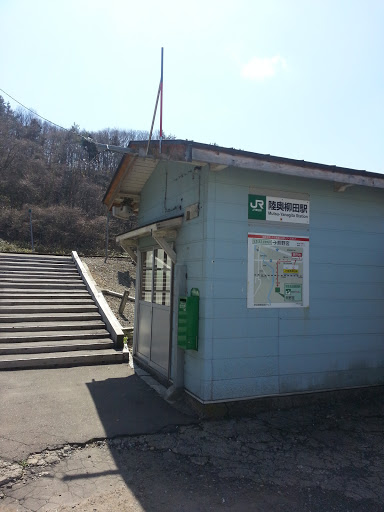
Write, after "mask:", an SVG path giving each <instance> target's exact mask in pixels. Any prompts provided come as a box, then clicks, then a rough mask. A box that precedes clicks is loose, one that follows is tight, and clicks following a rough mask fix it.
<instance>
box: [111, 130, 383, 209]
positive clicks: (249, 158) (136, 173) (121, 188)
mask: <svg viewBox="0 0 384 512" xmlns="http://www.w3.org/2000/svg"><path fill="white" fill-rule="evenodd" d="M147 144H148V143H147V141H132V142H130V144H129V148H127V151H128V150H129V153H127V154H124V156H123V157H122V159H121V161H120V164H119V166H118V168H117V170H116V173H115V175H114V177H113V178H112V181H111V183H110V185H109V187H108V190H107V192H106V194H105V196H104V199H103V202H104V204H105V205H106V206H107V208H108V210H111V209H112V208H113V207H114V206H115V207H117V208H122V207H124V206H126V207H127V208H126V209H127V211H128V212H129V211H132V212H137V211H138V209H139V204H140V195H141V191H142V190H143V188H144V186H145V184H146V182H147V181H148V179H149V178H150V176H151V174H152V173H153V172H154V170H155V169H156V166H157V165H158V163H159V162H161V161H173V162H178V163H180V164H189V165H191V164H193V165H197V166H205V165H208V166H209V169H210V171H211V172H220V171H222V170H223V169H226V168H227V167H229V166H231V167H237V168H242V169H251V170H254V171H255V172H266V173H271V174H277V175H279V174H280V175H288V176H296V177H301V178H310V179H315V180H326V181H330V182H333V183H334V186H335V191H336V192H344V191H345V190H346V189H348V188H349V187H351V186H354V185H359V186H365V187H372V188H384V174H379V173H374V172H367V171H363V170H356V169H349V168H345V167H337V166H335V165H325V164H318V163H314V162H307V161H305V160H293V159H290V158H281V157H276V156H272V155H263V154H260V153H251V152H248V151H240V150H236V149H232V148H223V147H220V146H214V145H209V144H201V143H198V142H194V141H186V140H164V141H163V143H162V152H161V153H160V152H159V145H158V142H157V141H153V142H151V144H150V147H149V152H148V153H147Z"/></svg>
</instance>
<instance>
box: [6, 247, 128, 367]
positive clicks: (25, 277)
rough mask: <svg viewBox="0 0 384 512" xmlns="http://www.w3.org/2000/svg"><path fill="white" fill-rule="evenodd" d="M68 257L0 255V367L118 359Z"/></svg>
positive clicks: (74, 363) (83, 285) (72, 261)
mask: <svg viewBox="0 0 384 512" xmlns="http://www.w3.org/2000/svg"><path fill="white" fill-rule="evenodd" d="M113 347H114V342H113V340H112V339H111V336H110V333H109V332H108V331H107V329H106V326H105V324H104V322H103V321H102V318H101V315H100V314H99V311H98V307H97V306H96V304H95V303H94V301H93V299H92V297H91V295H90V294H89V292H88V291H87V287H86V285H85V283H84V282H83V280H82V278H81V276H80V274H79V272H78V271H77V267H76V265H75V262H74V260H73V259H72V258H71V257H60V256H59V257H58V256H50V255H36V254H33V255H31V254H4V253H3V254H0V370H14V369H22V368H44V367H59V366H74V365H90V364H103V363H120V362H123V360H124V357H123V355H122V352H117V351H116V350H114V348H113Z"/></svg>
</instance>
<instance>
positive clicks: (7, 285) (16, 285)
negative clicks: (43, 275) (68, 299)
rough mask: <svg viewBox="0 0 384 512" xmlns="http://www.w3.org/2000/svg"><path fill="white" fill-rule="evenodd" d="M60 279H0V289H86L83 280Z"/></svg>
mask: <svg viewBox="0 0 384 512" xmlns="http://www.w3.org/2000/svg"><path fill="white" fill-rule="evenodd" d="M63 281H64V280H63ZM63 281H61V280H55V281H54V280H43V279H42V280H40V281H38V280H37V281H27V280H20V281H18V282H16V281H13V282H12V281H5V280H1V281H0V288H1V289H6V290H13V291H15V292H16V290H20V291H22V290H24V289H27V288H32V289H34V290H36V289H37V290H39V289H41V288H44V289H51V290H52V289H53V290H55V289H56V290H65V289H68V290H71V289H76V288H77V289H79V290H82V289H83V290H84V289H86V286H85V284H84V283H83V281H73V282H70V283H67V282H63Z"/></svg>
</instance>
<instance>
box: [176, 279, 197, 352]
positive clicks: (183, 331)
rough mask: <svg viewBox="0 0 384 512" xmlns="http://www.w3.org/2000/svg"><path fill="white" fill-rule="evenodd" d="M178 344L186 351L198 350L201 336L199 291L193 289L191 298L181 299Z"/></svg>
mask: <svg viewBox="0 0 384 512" xmlns="http://www.w3.org/2000/svg"><path fill="white" fill-rule="evenodd" d="M178 312H179V315H178V326H177V344H178V346H179V347H180V348H183V349H185V350H197V348H198V334H199V290H198V289H197V288H192V290H191V295H190V296H189V297H180V298H179V310H178Z"/></svg>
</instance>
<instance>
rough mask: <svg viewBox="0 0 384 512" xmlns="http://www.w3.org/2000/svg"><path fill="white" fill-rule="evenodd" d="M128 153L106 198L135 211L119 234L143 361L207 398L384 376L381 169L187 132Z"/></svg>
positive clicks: (118, 211)
mask: <svg viewBox="0 0 384 512" xmlns="http://www.w3.org/2000/svg"><path fill="white" fill-rule="evenodd" d="M126 151H127V153H126V154H125V155H124V156H123V158H122V160H121V162H120V165H119V167H118V169H117V171H116V173H115V176H114V177H113V179H112V182H111V184H110V186H109V188H108V190H107V192H106V194H105V197H104V203H105V204H106V205H107V207H108V209H110V210H112V211H113V213H114V215H116V216H119V217H122V218H126V217H127V216H129V215H131V214H132V212H136V213H137V215H138V227H137V228H136V229H134V230H132V231H130V232H127V233H123V234H121V235H120V236H119V237H118V242H119V243H120V244H121V246H122V247H123V248H124V249H125V250H126V251H127V252H128V253H129V254H130V255H131V257H132V258H133V259H134V260H136V261H137V280H136V311H135V328H134V356H135V357H136V358H137V359H138V360H139V361H140V362H141V363H142V364H144V365H145V366H146V367H148V368H149V369H151V370H152V371H153V372H154V373H155V374H157V375H158V376H159V377H160V378H162V379H165V380H166V381H168V382H169V383H170V384H173V385H174V387H175V388H179V387H183V388H184V389H185V390H186V392H187V393H189V394H190V395H192V396H193V397H194V398H195V399H197V400H199V401H200V402H202V403H214V402H220V401H230V400H243V399H252V398H258V397H262V396H279V395H286V394H292V393H293V394H296V393H306V392H314V391H324V390H335V389H342V388H352V387H362V386H373V385H382V384H384V316H383V311H384V175H382V174H377V173H371V172H366V171H359V170H353V169H346V168H341V167H335V166H329V165H323V164H317V163H311V162H306V161H299V160H292V159H288V158H280V157H274V156H270V155H262V154H257V153H250V152H245V151H238V150H234V149H229V148H223V147H218V146H215V145H213V146H212V145H206V144H200V143H196V142H193V141H184V140H169V141H163V143H162V148H161V152H160V150H159V145H158V142H152V143H151V144H150V146H149V151H148V150H147V143H146V142H131V144H130V146H129V148H127V150H126ZM192 290H193V291H192ZM191 291H192V295H195V296H196V295H198V296H199V304H198V314H197V318H192V319H189V321H191V322H192V323H194V325H195V327H196V328H197V337H196V338H197V339H193V340H192V342H191V340H189V342H190V343H191V344H190V345H188V346H186V345H185V339H182V338H183V336H182V331H183V329H182V328H181V326H180V315H179V310H180V311H181V309H180V308H181V305H184V306H183V307H185V304H187V302H186V299H185V297H188V296H190V295H191ZM183 301H184V302H183ZM184 313H185V311H184ZM189 313H191V315H196V311H191V312H187V314H189ZM194 342H196V344H194Z"/></svg>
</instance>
